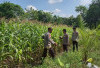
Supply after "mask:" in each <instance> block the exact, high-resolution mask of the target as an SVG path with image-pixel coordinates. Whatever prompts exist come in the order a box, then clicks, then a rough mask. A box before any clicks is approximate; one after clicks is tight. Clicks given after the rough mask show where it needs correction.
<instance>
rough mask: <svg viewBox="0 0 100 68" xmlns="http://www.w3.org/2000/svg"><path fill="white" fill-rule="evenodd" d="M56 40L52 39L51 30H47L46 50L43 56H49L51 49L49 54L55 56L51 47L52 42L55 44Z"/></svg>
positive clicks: (45, 36)
mask: <svg viewBox="0 0 100 68" xmlns="http://www.w3.org/2000/svg"><path fill="white" fill-rule="evenodd" d="M54 43H55V42H54V41H53V40H52V39H51V34H50V33H49V32H47V33H46V34H45V35H44V52H43V55H42V57H44V58H45V57H46V56H47V51H48V50H49V54H50V56H51V57H52V58H54V57H55V55H54V50H53V49H52V47H51V44H54Z"/></svg>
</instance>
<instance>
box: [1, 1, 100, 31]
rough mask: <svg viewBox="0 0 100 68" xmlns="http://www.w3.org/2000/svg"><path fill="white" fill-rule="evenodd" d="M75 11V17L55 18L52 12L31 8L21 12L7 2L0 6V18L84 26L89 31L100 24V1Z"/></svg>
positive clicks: (18, 8)
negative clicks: (76, 13) (76, 14)
mask: <svg viewBox="0 0 100 68" xmlns="http://www.w3.org/2000/svg"><path fill="white" fill-rule="evenodd" d="M75 11H76V12H78V13H80V14H79V15H78V16H77V17H73V16H70V17H68V18H66V17H60V16H56V15H54V14H53V13H52V12H44V11H43V10H34V9H32V8H30V9H28V10H27V9H25V11H23V9H22V8H21V7H20V6H19V5H15V4H13V3H9V2H5V3H2V4H0V17H6V18H15V17H17V18H18V19H20V20H23V19H27V20H38V21H41V22H44V23H54V24H66V25H68V26H77V27H79V26H82V25H84V26H87V27H89V28H91V29H92V28H96V27H97V26H98V25H99V24H100V0H93V1H92V4H90V6H89V8H87V7H85V6H82V5H80V6H77V7H76V10H75ZM79 17H80V18H79ZM80 20H83V21H80Z"/></svg>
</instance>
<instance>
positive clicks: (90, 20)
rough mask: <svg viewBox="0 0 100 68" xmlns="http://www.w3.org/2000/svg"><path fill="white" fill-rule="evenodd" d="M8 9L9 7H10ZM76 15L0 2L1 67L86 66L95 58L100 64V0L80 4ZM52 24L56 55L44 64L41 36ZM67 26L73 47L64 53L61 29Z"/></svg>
mask: <svg viewBox="0 0 100 68" xmlns="http://www.w3.org/2000/svg"><path fill="white" fill-rule="evenodd" d="M8 8H9V9H8ZM76 11H77V12H78V13H80V14H79V15H78V16H77V17H76V18H75V17H73V16H71V17H69V18H63V17H59V16H56V15H52V13H50V12H43V11H42V10H34V9H30V10H26V12H25V11H24V10H23V9H22V8H21V7H20V6H19V5H15V4H13V3H9V2H4V3H1V4H0V68H14V67H15V68H29V67H30V68H32V67H33V68H86V65H85V64H84V63H82V61H84V62H86V60H87V59H88V58H93V62H92V63H93V64H96V65H98V66H100V47H99V46H100V0H94V1H93V2H92V4H91V5H90V6H89V8H87V7H85V6H77V7H76ZM51 26H52V27H53V33H52V39H53V40H54V41H55V42H57V44H58V46H57V47H55V46H53V48H54V50H55V53H56V58H55V60H51V58H50V57H49V56H48V57H47V58H46V59H45V60H44V63H43V64H42V65H40V63H41V60H40V58H41V55H42V52H43V45H44V44H43V39H42V38H41V36H42V35H43V34H44V33H45V32H47V28H48V27H51ZM72 26H76V27H78V29H77V31H78V32H79V36H80V39H79V51H78V52H74V53H73V52H72V41H71V36H72ZM64 28H66V29H67V33H68V35H69V41H70V46H69V47H68V49H69V52H68V53H62V40H60V39H59V36H62V35H63V33H62V30H63V29H64Z"/></svg>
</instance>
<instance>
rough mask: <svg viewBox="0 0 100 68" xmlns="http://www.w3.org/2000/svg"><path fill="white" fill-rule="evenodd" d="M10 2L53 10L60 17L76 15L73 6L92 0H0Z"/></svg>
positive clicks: (27, 6) (23, 6) (46, 10)
mask: <svg viewBox="0 0 100 68" xmlns="http://www.w3.org/2000/svg"><path fill="white" fill-rule="evenodd" d="M6 1H8V2H11V3H15V4H18V5H20V6H21V7H22V8H23V9H25V8H27V9H29V8H30V7H32V8H33V9H34V10H43V11H45V12H53V13H54V14H56V15H59V16H61V17H69V16H71V15H73V16H74V17H76V16H77V15H78V13H76V11H75V7H76V6H79V5H84V6H87V7H88V6H89V4H91V1H92V0H0V3H3V2H6Z"/></svg>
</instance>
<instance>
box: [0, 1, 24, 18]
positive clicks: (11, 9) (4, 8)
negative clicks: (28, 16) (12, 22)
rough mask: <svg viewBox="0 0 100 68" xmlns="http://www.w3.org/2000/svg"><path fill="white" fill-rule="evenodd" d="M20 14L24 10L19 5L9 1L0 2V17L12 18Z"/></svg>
mask: <svg viewBox="0 0 100 68" xmlns="http://www.w3.org/2000/svg"><path fill="white" fill-rule="evenodd" d="M22 14H24V10H23V9H22V8H21V7H20V6H19V5H16V4H13V3H10V2H4V3H1V4H0V17H6V18H12V17H16V16H21V15H22Z"/></svg>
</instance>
